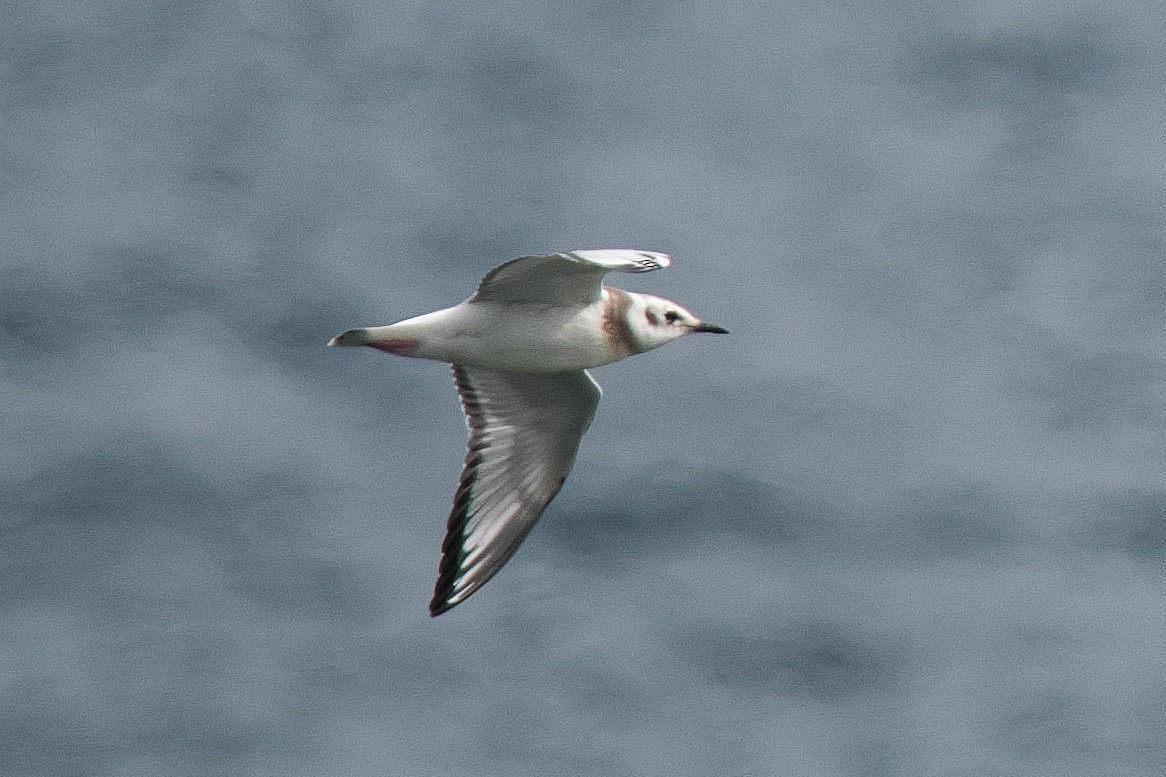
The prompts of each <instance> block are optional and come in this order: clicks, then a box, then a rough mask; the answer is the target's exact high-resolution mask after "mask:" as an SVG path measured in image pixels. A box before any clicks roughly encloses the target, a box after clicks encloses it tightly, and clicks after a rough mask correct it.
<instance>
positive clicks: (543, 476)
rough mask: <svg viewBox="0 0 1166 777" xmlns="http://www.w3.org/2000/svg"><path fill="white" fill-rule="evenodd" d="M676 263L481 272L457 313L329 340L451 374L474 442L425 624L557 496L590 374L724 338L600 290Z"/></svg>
mask: <svg viewBox="0 0 1166 777" xmlns="http://www.w3.org/2000/svg"><path fill="white" fill-rule="evenodd" d="M671 262H672V260H671V258H670V257H669V256H668V255H667V254H660V253H653V252H650V251H633V250H626V249H605V250H598V251H573V252H570V253H562V254H551V255H549V256H524V257H522V258H520V259H514V260H513V261H510V262H506V263H505V264H502V265H499V266H498V267H495V268H494V269H493V270H490V272H488V273H486V276H485V277H484V278H482V280H481V282H480V283H479V284H478V289H477V291H476V292H475V294H474V296H472V297H470V298H469V299H468V300H466V301H465V302H463V303H461V304H460V305H456V306H454V307H452V308H446V309H444V310H438V311H436V312H433V313H427V314H425V315H423V316H417V317H415V318H409V319H406V320H404V321H399V322H397V323H395V324H390V325H388V326H374V327H368V328H365V329H350V330H348V331H347V332H345V333H344V334H341V335H339V336H337V337H334V338H332V340H331V341H330V342H329V343H328V344H329V345H363V346H368V347H370V348H375V349H377V350H380V351H384V352H386V353H391V354H394V355H396V356H411V357H413V358H416V359H435V360H437V361H443V362H449V363H450V364H452V365H453V375H454V381H455V382H456V384H457V390H458V394H459V395H460V397H461V401H462V408H463V409H464V410H465V414H466V423H467V425H468V426H469V429H470V440H469V445H468V450H467V452H466V461H465V467H464V468H463V470H462V474H461V481H460V482H459V484H458V489H457V493H456V495H455V496H454V499H453V509H452V511H451V512H450V515H449V521H448V524H447V528H446V534H445V541H444V542H443V543H442V546H441V563H440V565H439V567H438V574H437V584H436V586H435V588H434V592H433V600H432V601H431V602H430V603H429V613H430V615H435V616H436V615H440V614H441V613H443V612H445V611H446V610H449V609H450V608H451V607H454V606H455V605H458V604H460V603H462V602H464V601H465V600H466V599H467V598H469V597H470V595H471V594H473V593H474V592H475V591H477V590H478V589H479V588H481V587H482V586H483V585H485V584H486V581H488V580H489V579H490V578H491V577H493V576H494V574H495V573H496V572H497V571H498V570H499V569H501V568H502V566H503V565H504V564H505V563H506V562H507V561H508V560H510V557H511V556H513V555H514V553H515V551H516V550H518V546H519V544H520V543H521V542H522V540H523V539H524V538H525V537H526V535H527V533H529V532H530V530H531V528H532V527H533V526H534V524H535V521H537V520H538V518H539V516H540V515H542V512H543V510H545V509H546V507H547V505H548V504H550V501H551V500H552V499H554V498H555V495H556V494H557V493H558V492H559V489H560V488H562V486H563V481H564V480H565V479H566V477H567V473H568V472H570V470H571V466H572V465H573V464H574V462H575V453H576V451H577V450H578V449H579V441H580V440H581V439H582V438H583V433H584V432H586V431H587V427H588V426H590V425H591V419H592V417H593V416H594V415H595V408H596V406H597V405H598V404H599V396H600V394H601V393H602V392H601V391H600V389H599V384H597V383H596V382H595V380H594V379H593V378H592V377H591V374H590V373H589V372H588V371H587V370H588V369H590V368H591V367H598V366H600V365H603V364H611V363H612V362H616V361H619V360H620V359H624V358H627V357H628V356H632V355H634V354H637V353H644V352H645V351H650V350H652V349H653V348H659V347H660V346H661V345H664V344H665V343H669V342H672V341H673V340H676V339H677V338H680V337H683V336H684V335H688V334H692V333H693V332H715V333H718V334H726V333H727V330H726V329H724V328H723V327H719V326H716V325H715V324H709V323H706V322H704V321H701V320H700V319H698V318H697V317H696V316H694V315H693V314H692V313H689V312H688V311H687V310H685V309H684V308H682V307H680V306H679V305H677V304H676V303H675V302H670V301H668V300H666V299H663V298H661V297H655V296H652V295H651V294H637V293H636V292H631V291H623V290H621V289H616V288H612V287H610V286H604V285H603V277H604V276H605V275H607V273H609V272H612V271H618V272H631V273H639V272H649V271H651V270H659V269H661V268H663V267H667V266H668V265H669V264H671Z"/></svg>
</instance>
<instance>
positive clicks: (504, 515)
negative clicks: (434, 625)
mask: <svg viewBox="0 0 1166 777" xmlns="http://www.w3.org/2000/svg"><path fill="white" fill-rule="evenodd" d="M453 374H454V381H455V382H456V384H457V389H458V394H459V396H460V397H461V401H462V408H463V409H464V410H465V413H466V423H467V425H468V426H469V428H470V439H469V443H468V445H467V450H466V462H465V466H464V468H463V469H462V474H461V480H460V481H459V483H458V489H457V492H456V494H455V495H454V500H453V507H452V509H451V510H450V514H449V521H448V523H447V526H446V534H445V539H444V541H443V542H442V544H441V563H440V565H439V567H438V574H437V584H436V585H435V586H434V591H433V600H432V601H431V602H430V603H429V612H430V614H431V615H440V614H441V613H443V612H445V611H446V610H448V609H450V608H451V607H453V606H455V605H457V604H460V603H461V602H463V601H465V600H466V599H467V598H468V597H469V596H470V595H471V594H472V593H474V592H475V591H477V590H478V589H479V588H481V587H482V586H483V585H485V584H486V581H488V580H489V579H490V578H491V577H493V576H494V574H495V573H497V572H498V570H499V569H501V568H502V567H503V565H504V564H506V562H507V561H508V560H509V559H510V557H511V556H513V555H514V553H515V551H517V550H518V546H519V545H520V544H521V543H522V540H523V539H525V537H526V535H527V533H529V532H530V530H531V528H532V527H533V526H534V524H535V522H536V521H537V520H538V518H539V516H540V515H542V512H543V510H545V509H546V506H547V505H548V504H550V501H551V500H552V499H554V497H555V495H556V494H557V493H558V492H559V489H560V488H561V487H562V485H563V481H564V480H565V479H566V477H567V473H568V472H570V470H571V466H572V465H573V464H574V463H575V453H576V451H578V449H579V441H580V440H581V439H582V438H583V433H584V432H586V431H587V427H588V426H590V425H591V419H592V417H594V415H595V408H596V407H597V406H598V404H599V396H600V393H601V392H600V390H599V385H598V384H596V382H595V381H594V380H593V379H592V378H591V375H590V374H589V373H587V372H586V371H585V370H580V371H578V372H558V373H544V374H527V373H521V374H515V373H497V372H490V371H487V370H479V369H470V368H468V367H464V366H461V365H456V364H455V365H454V367H453Z"/></svg>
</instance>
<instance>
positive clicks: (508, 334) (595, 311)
mask: <svg viewBox="0 0 1166 777" xmlns="http://www.w3.org/2000/svg"><path fill="white" fill-rule="evenodd" d="M393 329H398V330H399V331H400V332H401V333H402V334H404V333H405V332H406V331H408V334H410V335H412V336H414V337H416V338H417V340H418V345H417V348H416V350H415V351H414V352H413V353H411V354H409V355H411V356H415V357H419V358H423V359H437V360H439V361H444V362H451V363H454V364H464V365H466V366H467V367H479V368H481V369H486V370H497V371H500V372H565V371H568V370H582V369H587V368H588V367H598V366H599V365H601V364H610V363H611V362H614V361H619V360H620V359H622V358H624V357H625V356H627V355H628V353H627V351H626V350H624V351H621V350H620V349H619V348H616V347H615V346H614V344H613V343H612V342H611V341H610V338H609V337H608V335H607V334H606V333H605V331H604V328H603V316H602V307H601V303H597V304H595V305H589V306H587V307H582V308H563V307H544V306H538V305H488V304H468V303H463V304H461V305H458V306H457V307H454V308H448V309H446V310H440V311H437V312H436V313H430V314H428V315H425V316H419V317H417V318H414V319H409V320H407V321H402V322H400V323H399V324H394V325H393Z"/></svg>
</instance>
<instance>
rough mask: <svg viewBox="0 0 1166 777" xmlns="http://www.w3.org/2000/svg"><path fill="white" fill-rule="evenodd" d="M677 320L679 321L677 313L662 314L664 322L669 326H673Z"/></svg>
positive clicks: (672, 311)
mask: <svg viewBox="0 0 1166 777" xmlns="http://www.w3.org/2000/svg"><path fill="white" fill-rule="evenodd" d="M679 319H680V314H679V313H677V312H676V311H675V310H669V311H668V312H667V313H665V314H664V320H665V321H667V322H668V323H669V324H675V323H676V322H677V321H678V320H679Z"/></svg>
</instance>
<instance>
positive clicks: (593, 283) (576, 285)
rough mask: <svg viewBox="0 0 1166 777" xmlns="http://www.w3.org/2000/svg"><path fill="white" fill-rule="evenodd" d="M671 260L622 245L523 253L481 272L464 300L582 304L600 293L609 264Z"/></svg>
mask: <svg viewBox="0 0 1166 777" xmlns="http://www.w3.org/2000/svg"><path fill="white" fill-rule="evenodd" d="M671 263H672V259H671V258H670V257H669V256H668V254H660V253H653V252H651V251H633V250H630V249H624V248H609V249H602V250H597V251H572V252H570V253H565V254H550V255H548V256H524V257H522V258H520V259H514V260H512V261H509V262H507V263H506V264H500V265H498V266H497V267H495V268H494V269H493V270H491V271H490V272H488V273H486V277H484V278H482V280H481V282H480V283H479V284H478V291H477V293H475V294H474V296H472V297H470V300H469V301H470V302H502V303H515V304H521V303H543V304H547V305H572V304H580V305H586V304H589V303H591V302H595V301H597V300H598V299H599V295H600V290H601V289H602V287H603V276H604V275H607V274H608V273H609V272H612V271H613V270H617V271H619V272H649V271H651V270H659V269H660V268H662V267H667V266H668V265H670V264H671Z"/></svg>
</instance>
